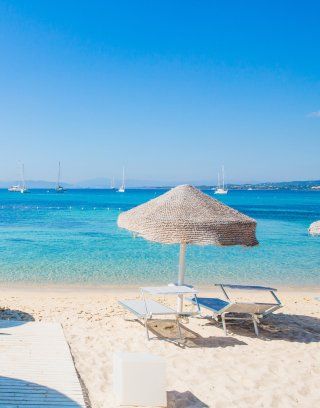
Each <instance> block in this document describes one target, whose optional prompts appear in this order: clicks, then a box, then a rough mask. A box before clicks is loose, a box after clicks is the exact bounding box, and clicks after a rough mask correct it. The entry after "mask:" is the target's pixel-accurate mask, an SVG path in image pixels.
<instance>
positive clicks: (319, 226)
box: [309, 221, 320, 236]
mask: <svg viewBox="0 0 320 408" xmlns="http://www.w3.org/2000/svg"><path fill="white" fill-rule="evenodd" d="M309 234H310V235H314V236H315V235H320V221H315V222H313V223H312V224H311V225H310V227H309Z"/></svg>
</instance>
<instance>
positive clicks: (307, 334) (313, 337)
mask: <svg viewBox="0 0 320 408" xmlns="http://www.w3.org/2000/svg"><path fill="white" fill-rule="evenodd" d="M207 324H210V325H214V326H216V327H220V328H222V325H221V324H220V323H218V322H216V321H215V320H211V319H210V323H207ZM228 332H229V333H231V334H234V335H241V336H245V337H252V338H253V337H255V338H256V336H255V335H254V333H253V332H252V325H250V323H249V322H242V323H241V324H239V323H234V324H230V325H229V326H228ZM259 339H260V340H285V341H289V342H298V343H318V342H320V319H319V318H317V317H312V316H304V315H291V314H285V313H277V314H272V315H269V316H268V317H266V318H265V319H264V320H263V321H262V322H261V323H260V336H259Z"/></svg>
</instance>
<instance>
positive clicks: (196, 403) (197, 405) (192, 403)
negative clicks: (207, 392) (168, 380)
mask: <svg viewBox="0 0 320 408" xmlns="http://www.w3.org/2000/svg"><path fill="white" fill-rule="evenodd" d="M167 401H168V404H167V408H209V405H207V404H205V403H204V402H202V401H200V400H199V398H197V397H196V396H195V395H194V394H192V392H190V391H185V392H178V391H168V392H167Z"/></svg>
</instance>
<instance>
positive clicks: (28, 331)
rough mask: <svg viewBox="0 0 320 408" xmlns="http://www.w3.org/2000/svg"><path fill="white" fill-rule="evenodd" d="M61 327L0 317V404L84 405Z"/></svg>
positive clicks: (36, 406) (9, 407)
mask: <svg viewBox="0 0 320 408" xmlns="http://www.w3.org/2000/svg"><path fill="white" fill-rule="evenodd" d="M85 406H86V405H85V402H84V398H83V393H82V389H81V385H80V383H79V379H78V376H77V373H76V370H75V367H74V364H73V360H72V357H71V354H70V350H69V346H68V344H67V342H66V340H65V337H64V334H63V331H62V327H61V326H60V324H57V323H40V322H39V323H38V322H15V321H7V320H0V407H1V408H13V407H15V408H18V407H21V408H27V407H28V408H40V407H47V408H50V407H52V408H54V407H68V408H70V407H72V408H74V407H85Z"/></svg>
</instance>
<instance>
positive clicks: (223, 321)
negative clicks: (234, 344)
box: [221, 315, 228, 336]
mask: <svg viewBox="0 0 320 408" xmlns="http://www.w3.org/2000/svg"><path fill="white" fill-rule="evenodd" d="M221 320H222V327H223V330H224V334H225V335H226V336H228V333H227V325H226V318H225V315H221Z"/></svg>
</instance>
